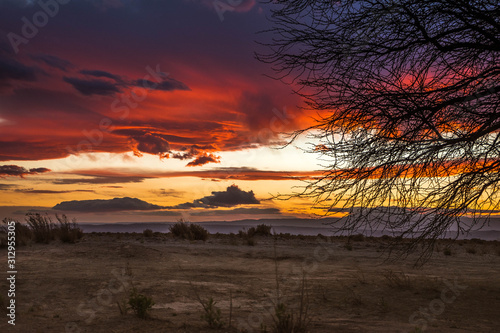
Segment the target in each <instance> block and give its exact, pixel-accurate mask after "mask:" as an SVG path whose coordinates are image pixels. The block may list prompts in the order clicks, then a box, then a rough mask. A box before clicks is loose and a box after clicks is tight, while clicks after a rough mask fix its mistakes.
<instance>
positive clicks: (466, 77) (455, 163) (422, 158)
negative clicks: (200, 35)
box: [257, 0, 500, 260]
mask: <svg viewBox="0 0 500 333" xmlns="http://www.w3.org/2000/svg"><path fill="white" fill-rule="evenodd" d="M275 6H276V7H274V10H273V14H272V16H271V20H272V21H273V24H274V27H273V28H272V29H270V30H268V31H267V32H266V33H268V34H270V35H271V36H272V40H271V41H270V42H268V43H264V44H265V45H267V46H268V50H269V52H267V53H265V54H258V55H257V57H258V59H260V60H261V61H264V62H267V63H270V64H272V65H273V69H274V70H275V73H276V78H277V79H281V80H283V81H287V82H288V83H292V84H293V87H294V88H295V91H296V93H297V94H299V95H300V96H301V97H303V99H304V100H305V103H306V105H305V108H307V109H313V110H316V111H317V114H318V116H317V117H316V122H315V123H313V124H312V125H311V126H310V127H307V128H303V129H301V130H299V131H297V132H295V133H294V134H293V135H292V137H291V141H290V142H293V140H294V139H295V138H296V137H297V136H299V135H302V134H305V133H307V134H308V135H309V136H310V137H311V140H312V145H311V147H310V149H309V150H310V152H312V153H316V154H320V155H321V156H322V160H324V164H325V165H324V166H325V172H324V174H323V176H321V177H318V178H316V179H313V180H311V181H310V182H308V183H307V185H305V186H304V188H303V190H302V191H300V192H299V193H295V194H292V196H299V197H310V198H314V202H315V205H316V206H317V207H319V208H322V209H324V211H325V212H326V214H329V213H338V212H344V213H348V216H347V217H346V218H345V220H344V223H343V225H342V226H341V227H340V229H341V230H347V231H348V232H351V233H356V232H359V231H358V230H368V231H369V230H374V229H386V230H391V231H393V232H394V233H395V234H398V235H401V236H403V237H405V238H412V239H413V241H412V242H408V246H407V247H406V248H405V250H404V252H403V253H409V250H412V249H419V250H422V252H421V258H420V259H424V260H425V258H427V255H430V253H432V250H433V248H434V244H435V242H434V241H432V240H436V239H437V238H440V237H442V236H443V235H444V234H445V233H446V232H447V231H448V230H449V229H450V227H451V226H455V227H456V229H457V230H458V231H457V235H458V234H459V233H465V232H467V231H470V229H471V228H479V227H481V225H482V223H483V222H484V221H485V219H486V218H487V217H488V216H489V214H490V213H491V212H495V211H496V210H498V209H499V208H500V207H499V206H500V200H499V199H500V198H499V194H500V186H499V184H500V144H499V140H500V108H499V106H500V83H499V82H500V65H499V64H500V2H498V1H497V0H469V1H465V0H458V1H457V0H424V1H421V0H398V1H395V0H376V1H360V0H346V1H326V0H318V1H312V0H289V1H279V2H278V3H277V4H276V5H275ZM278 197H279V198H282V199H287V198H289V197H290V196H282V195H278ZM464 215H468V216H471V217H472V219H471V221H472V222H470V223H464V222H463V220H461V217H462V216H464ZM429 240H431V241H429ZM419 245H422V247H420V246H419Z"/></svg>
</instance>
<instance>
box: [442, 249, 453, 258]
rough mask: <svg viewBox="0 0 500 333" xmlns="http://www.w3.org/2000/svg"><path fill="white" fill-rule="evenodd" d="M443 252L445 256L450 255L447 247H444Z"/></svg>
mask: <svg viewBox="0 0 500 333" xmlns="http://www.w3.org/2000/svg"><path fill="white" fill-rule="evenodd" d="M443 254H444V255H445V256H451V250H450V249H449V248H446V249H444V251H443Z"/></svg>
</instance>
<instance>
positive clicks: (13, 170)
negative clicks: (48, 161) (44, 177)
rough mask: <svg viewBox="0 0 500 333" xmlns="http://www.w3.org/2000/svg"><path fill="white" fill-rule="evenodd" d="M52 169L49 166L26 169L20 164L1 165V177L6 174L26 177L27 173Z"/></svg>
mask: <svg viewBox="0 0 500 333" xmlns="http://www.w3.org/2000/svg"><path fill="white" fill-rule="evenodd" d="M49 171H51V170H50V169H47V168H33V169H26V168H24V167H22V166H19V165H0V177H2V176H3V177H5V176H18V177H24V176H26V175H36V174H40V173H45V172H49Z"/></svg>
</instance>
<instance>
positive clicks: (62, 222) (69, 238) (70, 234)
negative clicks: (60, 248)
mask: <svg viewBox="0 0 500 333" xmlns="http://www.w3.org/2000/svg"><path fill="white" fill-rule="evenodd" d="M56 219H57V221H58V222H59V225H58V226H57V227H56V228H55V231H56V233H57V235H58V237H59V239H60V240H61V241H62V242H63V243H76V241H77V240H79V239H80V238H82V237H83V231H82V229H80V228H79V227H78V225H77V224H76V219H73V220H71V222H70V221H68V218H67V217H66V215H64V214H63V215H62V216H59V215H57V214H56Z"/></svg>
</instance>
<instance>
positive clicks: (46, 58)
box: [31, 54, 75, 72]
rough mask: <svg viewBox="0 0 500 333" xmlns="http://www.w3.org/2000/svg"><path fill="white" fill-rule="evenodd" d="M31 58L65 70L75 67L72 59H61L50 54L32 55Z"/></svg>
mask: <svg viewBox="0 0 500 333" xmlns="http://www.w3.org/2000/svg"><path fill="white" fill-rule="evenodd" d="M31 59H33V60H35V61H38V62H41V63H44V64H46V65H48V66H50V67H53V68H57V69H60V70H62V71H64V72H67V71H68V70H69V69H70V68H73V67H75V65H73V64H72V63H71V62H70V61H68V60H64V59H61V58H59V57H56V56H54V55H50V54H37V55H32V56H31Z"/></svg>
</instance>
